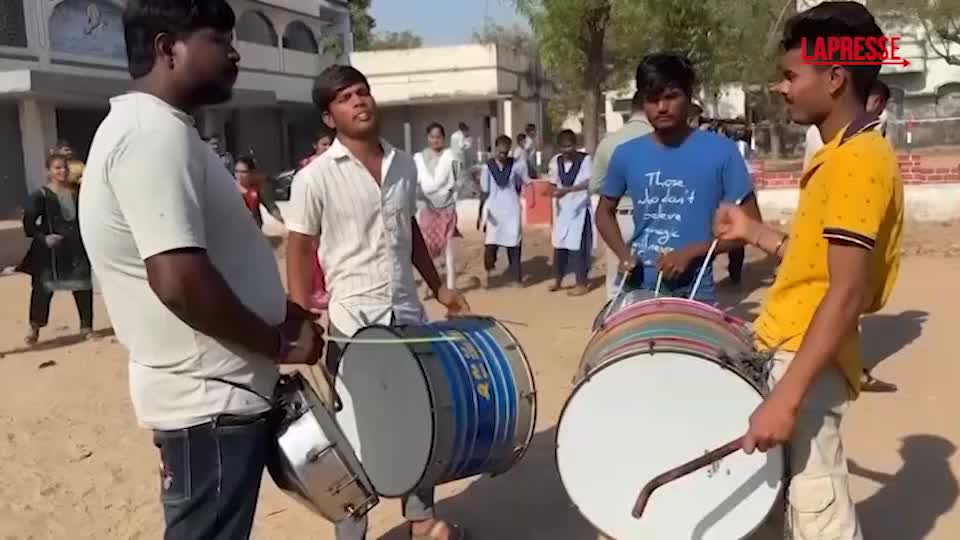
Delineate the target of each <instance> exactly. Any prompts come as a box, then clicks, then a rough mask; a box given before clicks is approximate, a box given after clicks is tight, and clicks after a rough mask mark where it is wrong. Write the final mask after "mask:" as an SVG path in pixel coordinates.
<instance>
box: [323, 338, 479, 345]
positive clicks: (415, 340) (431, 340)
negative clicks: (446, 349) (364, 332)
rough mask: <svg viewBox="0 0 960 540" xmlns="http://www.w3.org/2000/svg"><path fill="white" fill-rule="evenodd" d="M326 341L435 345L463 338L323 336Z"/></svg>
mask: <svg viewBox="0 0 960 540" xmlns="http://www.w3.org/2000/svg"><path fill="white" fill-rule="evenodd" d="M325 339H326V340H327V341H332V342H334V343H372V344H392V343H435V342H438V341H462V340H463V338H462V337H459V336H449V337H448V336H443V337H425V338H401V337H398V338H386V339H376V338H347V337H334V336H325Z"/></svg>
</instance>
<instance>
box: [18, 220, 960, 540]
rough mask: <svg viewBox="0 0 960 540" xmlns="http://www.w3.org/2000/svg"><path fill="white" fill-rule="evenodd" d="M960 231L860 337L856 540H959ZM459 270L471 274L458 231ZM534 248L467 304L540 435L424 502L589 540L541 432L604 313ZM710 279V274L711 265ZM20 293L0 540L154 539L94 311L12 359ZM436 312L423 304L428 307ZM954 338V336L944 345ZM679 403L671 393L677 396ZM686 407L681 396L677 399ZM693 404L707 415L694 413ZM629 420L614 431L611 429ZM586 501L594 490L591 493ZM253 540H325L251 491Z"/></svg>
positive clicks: (760, 274) (121, 386)
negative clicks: (864, 372) (92, 329)
mask: <svg viewBox="0 0 960 540" xmlns="http://www.w3.org/2000/svg"><path fill="white" fill-rule="evenodd" d="M958 233H960V226H957V225H936V224H934V225H924V226H913V227H910V228H909V229H908V235H909V238H908V241H907V243H906V244H907V246H906V248H905V251H906V253H907V254H908V255H909V256H908V257H907V259H906V260H905V263H904V267H903V273H902V275H901V279H900V282H899V284H898V285H897V288H896V291H895V293H894V296H893V299H892V300H891V302H890V304H889V305H888V306H887V308H886V309H885V310H884V311H883V312H882V313H880V314H877V315H874V316H871V317H869V318H868V319H866V321H865V322H864V329H865V336H864V341H865V343H866V347H867V350H868V354H869V359H870V363H871V364H877V367H876V370H875V373H876V375H877V376H879V377H881V378H883V379H885V380H890V381H892V382H895V383H896V384H898V385H899V386H900V390H899V392H897V393H895V394H865V395H864V396H863V397H862V398H861V399H860V400H859V401H858V402H856V403H855V404H854V406H853V407H852V409H851V411H850V414H849V416H848V419H847V422H846V427H845V429H846V435H847V446H848V450H849V456H850V459H851V461H852V463H854V464H856V466H855V468H854V469H855V475H854V489H855V492H856V497H857V500H858V501H859V510H860V514H861V519H862V522H863V526H864V529H865V532H866V536H867V538H870V539H875V540H913V539H920V538H931V539H940V540H953V539H956V538H960V510H958V509H957V497H958V494H960V491H958V484H957V480H956V478H957V472H958V469H960V456H958V455H957V453H956V446H955V445H956V443H957V441H958V440H960V424H958V423H957V422H956V421H955V417H954V416H953V413H954V412H955V411H956V410H957V409H958V407H960V393H958V392H957V385H956V384H955V383H956V382H957V381H958V380H960V364H958V363H956V362H955V360H956V358H955V357H956V353H955V350H954V349H953V345H954V344H955V342H954V340H953V338H951V336H956V333H957V323H956V319H952V317H955V316H957V315H958V307H957V300H958V298H960V297H958V295H957V294H956V287H955V284H954V282H955V279H956V277H957V276H958V275H960V258H957V257H958V255H960V246H958V245H957V244H958V243H960V241H958V238H960V234H958ZM468 234H469V235H470V236H471V238H468V241H467V243H466V245H465V251H466V252H468V253H470V254H471V255H473V256H472V257H470V258H469V259H470V260H469V261H468V267H467V271H468V272H477V271H478V270H479V256H478V255H479V249H478V247H477V244H476V239H475V238H473V237H472V236H473V234H472V233H468ZM548 257H549V245H548V240H547V236H546V234H545V232H544V231H535V232H531V233H530V235H529V236H528V240H527V243H526V245H525V253H524V258H525V260H526V261H527V262H526V269H527V272H528V274H529V275H530V277H531V284H530V285H529V286H528V287H526V288H524V289H521V290H512V289H495V290H491V291H482V290H473V291H470V293H469V295H470V296H469V298H470V300H471V302H472V303H473V306H474V308H475V310H476V311H477V312H478V313H484V314H490V315H493V316H496V317H500V318H503V319H509V320H511V321H515V322H521V323H525V324H526V325H527V326H519V325H515V326H513V327H512V328H511V329H512V330H513V331H514V332H515V334H516V335H517V337H518V339H519V340H520V342H521V344H522V345H523V347H524V349H525V350H526V353H527V355H528V356H529V358H530V360H531V362H532V364H533V366H534V368H535V372H536V377H537V385H538V388H539V407H540V414H539V420H538V428H537V430H538V434H537V436H536V437H535V439H534V442H533V447H532V449H531V451H530V452H529V453H528V455H527V457H526V458H525V460H524V461H523V462H522V463H521V464H519V465H518V466H517V467H516V468H515V469H514V470H512V471H510V472H509V473H507V474H505V475H503V476H502V477H499V478H496V479H488V478H479V479H478V478H474V479H469V480H465V481H461V482H457V483H454V484H451V485H446V486H443V487H442V488H440V490H439V493H440V498H442V501H441V502H439V504H438V507H439V510H440V512H441V514H442V515H443V516H444V517H447V518H450V519H453V520H456V521H458V522H461V523H463V524H465V525H467V526H469V527H470V528H471V529H472V531H473V533H474V538H479V539H489V540H493V539H496V540H515V539H517V540H520V539H542V540H592V539H595V538H597V534H596V533H595V532H594V531H593V529H592V528H591V527H590V526H589V525H588V524H587V523H586V522H585V521H584V520H583V519H582V518H581V517H580V516H579V515H578V513H577V511H576V510H575V509H573V508H572V507H571V505H570V503H569V501H568V499H567V496H566V494H565V492H564V490H563V488H562V486H561V484H560V481H559V477H558V474H557V472H556V468H555V465H554V461H553V437H554V428H555V425H556V421H557V418H558V415H559V412H560V408H561V406H562V404H563V400H564V399H565V398H566V397H567V395H568V393H569V391H570V388H571V384H570V378H571V375H572V373H573V372H574V369H575V367H576V365H577V362H578V359H579V355H580V352H581V351H582V350H583V347H584V345H585V343H586V340H587V338H588V337H589V334H588V332H589V330H588V329H589V327H590V323H591V321H592V319H593V317H594V316H595V315H596V313H597V312H598V310H599V309H600V307H601V304H602V295H603V292H602V288H601V285H600V284H601V283H602V277H601V274H602V269H603V263H602V258H601V259H600V261H601V262H598V263H597V266H596V268H595V270H594V276H595V279H594V281H595V284H596V285H597V287H598V288H597V289H596V290H594V291H593V292H592V293H591V294H590V295H589V296H586V297H581V298H569V297H567V296H566V295H564V294H549V293H548V292H547V286H548V281H549V276H550V274H549V267H548V262H549V258H548ZM718 266H719V267H720V269H718V278H723V277H725V276H724V274H725V268H724V267H725V262H721V263H720V264H719V265H718ZM770 269H771V267H770V264H769V263H767V262H766V261H764V260H758V259H757V257H756V254H751V256H750V259H749V262H748V268H747V271H746V286H745V288H744V289H743V290H732V289H725V293H724V300H725V303H726V304H727V305H729V306H731V310H732V311H734V312H736V313H738V314H740V315H744V316H748V317H751V316H753V315H755V314H756V312H757V310H758V306H759V304H758V302H759V300H760V298H761V297H762V295H763V288H764V286H765V285H767V284H769V274H770ZM27 295H28V280H27V279H26V278H25V277H23V276H5V277H2V278H0V298H2V299H3V300H4V301H3V302H2V304H0V353H2V354H0V369H2V372H3V376H2V377H0V432H2V434H3V435H2V436H0V538H5V539H12V538H17V539H20V538H37V539H40V538H58V539H59V538H71V539H74V538H96V539H107V538H122V539H127V538H158V537H159V536H160V532H161V515H160V506H159V503H158V498H157V496H158V490H159V485H158V484H159V482H158V474H157V467H158V459H157V454H156V452H155V450H154V448H153V447H152V445H151V442H150V435H149V433H147V432H146V431H143V430H141V429H139V428H138V427H137V426H136V423H135V420H134V418H133V414H132V411H131V407H130V402H129V398H128V395H127V380H126V371H127V370H126V353H125V351H124V350H123V348H122V347H121V346H120V345H119V344H117V343H116V341H115V339H114V338H113V337H112V335H111V332H110V330H109V322H108V320H107V317H106V314H105V312H104V309H103V306H102V304H100V303H99V301H98V305H97V317H98V320H97V328H98V329H99V330H100V334H101V336H102V337H101V338H100V339H98V340H96V341H93V342H85V343H78V342H77V341H76V339H75V338H74V337H73V333H74V332H75V329H76V318H75V317H76V316H75V310H74V308H73V305H72V299H71V298H70V297H69V295H62V294H61V295H58V296H57V297H56V299H55V300H54V308H53V313H54V315H53V323H52V324H51V327H50V329H49V330H48V331H47V332H46V333H44V334H43V335H42V339H43V341H42V342H41V344H40V345H39V346H37V347H36V348H34V349H33V350H29V351H27V350H24V349H23V348H22V346H21V343H22V337H23V335H24V328H25V326H24V325H25V322H24V318H25V313H26V302H27ZM430 310H431V312H432V313H433V314H434V315H437V314H438V311H437V309H436V306H435V305H430ZM950 328H953V329H954V330H952V331H951V330H950ZM681 391H682V389H681ZM689 399H696V396H689ZM704 406H705V407H707V406H709V405H708V404H706V403H705V404H704ZM624 422H625V423H626V422H628V419H626V418H625V419H624ZM597 482H598V486H602V483H603V479H602V478H598V479H597ZM371 517H372V533H373V534H372V535H371V538H387V539H401V538H405V537H406V536H405V534H404V530H403V528H402V527H401V526H400V516H399V504H398V503H397V502H396V501H390V500H387V501H383V502H382V503H381V505H380V506H379V507H378V508H377V509H375V510H374V512H373V513H372V514H371ZM254 536H255V537H256V538H263V539H273V538H276V539H281V538H283V539H307V538H310V539H325V538H332V537H333V536H332V528H331V526H330V525H329V524H327V523H326V522H324V521H323V520H322V519H320V518H317V517H314V516H313V515H311V514H309V513H308V512H307V511H305V510H303V509H302V508H300V507H299V506H298V505H297V504H296V503H294V502H293V501H292V500H291V499H289V498H287V497H286V496H285V495H284V494H282V493H281V492H279V491H278V490H277V489H276V488H275V487H274V486H273V485H272V483H271V482H270V481H269V479H265V481H264V488H263V497H262V499H261V504H260V507H259V513H258V516H257V521H256V528H255V534H254Z"/></svg>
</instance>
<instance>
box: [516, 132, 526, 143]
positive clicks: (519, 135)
mask: <svg viewBox="0 0 960 540" xmlns="http://www.w3.org/2000/svg"><path fill="white" fill-rule="evenodd" d="M526 139H527V134H526V133H517V142H520V141H523V140H526Z"/></svg>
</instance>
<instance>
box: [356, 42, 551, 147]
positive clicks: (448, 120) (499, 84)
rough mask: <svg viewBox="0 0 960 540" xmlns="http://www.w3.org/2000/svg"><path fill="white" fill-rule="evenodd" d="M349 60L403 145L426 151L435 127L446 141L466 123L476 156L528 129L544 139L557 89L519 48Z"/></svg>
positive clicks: (391, 136) (366, 55)
mask: <svg viewBox="0 0 960 540" xmlns="http://www.w3.org/2000/svg"><path fill="white" fill-rule="evenodd" d="M350 62H351V64H352V65H353V66H355V67H356V68H357V69H359V70H360V71H362V72H363V73H364V74H365V75H366V76H367V78H368V79H369V81H370V86H371V88H372V90H373V95H374V98H376V100H377V103H378V104H379V105H380V108H381V115H382V118H383V131H384V137H385V138H386V139H387V140H388V141H390V142H391V143H392V144H394V145H396V146H397V147H399V148H406V149H407V150H412V151H417V150H418V149H420V148H422V147H423V146H424V145H425V139H426V128H427V126H428V125H429V124H430V123H431V122H439V123H441V124H442V125H443V126H444V128H445V129H446V131H447V136H449V135H451V134H452V133H453V132H454V131H456V130H457V125H458V124H459V123H460V122H464V123H466V124H467V125H468V126H470V132H471V135H472V137H473V139H474V150H475V151H479V152H485V151H486V150H487V149H488V148H492V147H493V141H494V139H496V137H497V136H498V135H501V134H504V133H506V134H507V135H509V136H510V137H511V138H515V135H516V134H517V133H519V132H521V131H523V129H524V127H525V126H526V125H527V124H535V125H536V126H537V128H538V133H539V134H540V135H544V131H545V129H544V127H543V125H544V121H543V119H544V108H545V107H546V102H547V100H549V98H550V97H551V96H552V95H553V94H552V91H553V90H552V89H553V87H552V86H551V85H550V84H549V83H548V82H547V81H545V80H544V78H543V75H542V70H541V69H540V68H539V65H538V64H537V62H536V60H535V59H532V58H530V57H528V56H526V55H524V54H521V53H519V52H517V51H514V50H510V49H506V48H504V47H498V46H496V45H492V44H487V45H482V44H471V45H458V46H452V47H427V48H420V49H409V50H396V51H373V52H355V53H353V54H352V55H350ZM548 142H549V141H548Z"/></svg>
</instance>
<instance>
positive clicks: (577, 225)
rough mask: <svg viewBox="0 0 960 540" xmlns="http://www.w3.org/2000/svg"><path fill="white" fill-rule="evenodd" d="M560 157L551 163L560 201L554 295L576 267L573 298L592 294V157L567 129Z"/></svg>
mask: <svg viewBox="0 0 960 540" xmlns="http://www.w3.org/2000/svg"><path fill="white" fill-rule="evenodd" d="M557 148H558V149H559V150H560V153H559V154H557V155H556V156H555V157H554V158H553V159H551V160H550V183H551V184H552V185H553V197H554V199H555V200H556V202H555V208H556V216H555V218H554V221H553V248H554V249H553V264H554V266H555V268H556V272H557V277H556V281H555V282H554V284H553V286H551V287H550V291H551V292H553V291H559V290H560V288H561V286H562V285H563V278H564V276H566V274H567V265H568V263H569V264H572V266H573V272H574V274H575V275H576V280H577V285H576V287H574V288H573V289H571V290H570V292H569V295H570V296H583V295H585V294H587V292H589V289H588V288H587V275H588V274H589V272H590V254H591V248H592V247H593V223H592V221H591V219H590V193H589V188H590V176H591V159H590V156H589V155H587V154H585V153H583V152H580V151H578V150H577V134H576V133H574V132H573V131H572V130H569V129H565V130H563V131H561V132H560V134H559V135H558V136H557Z"/></svg>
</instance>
